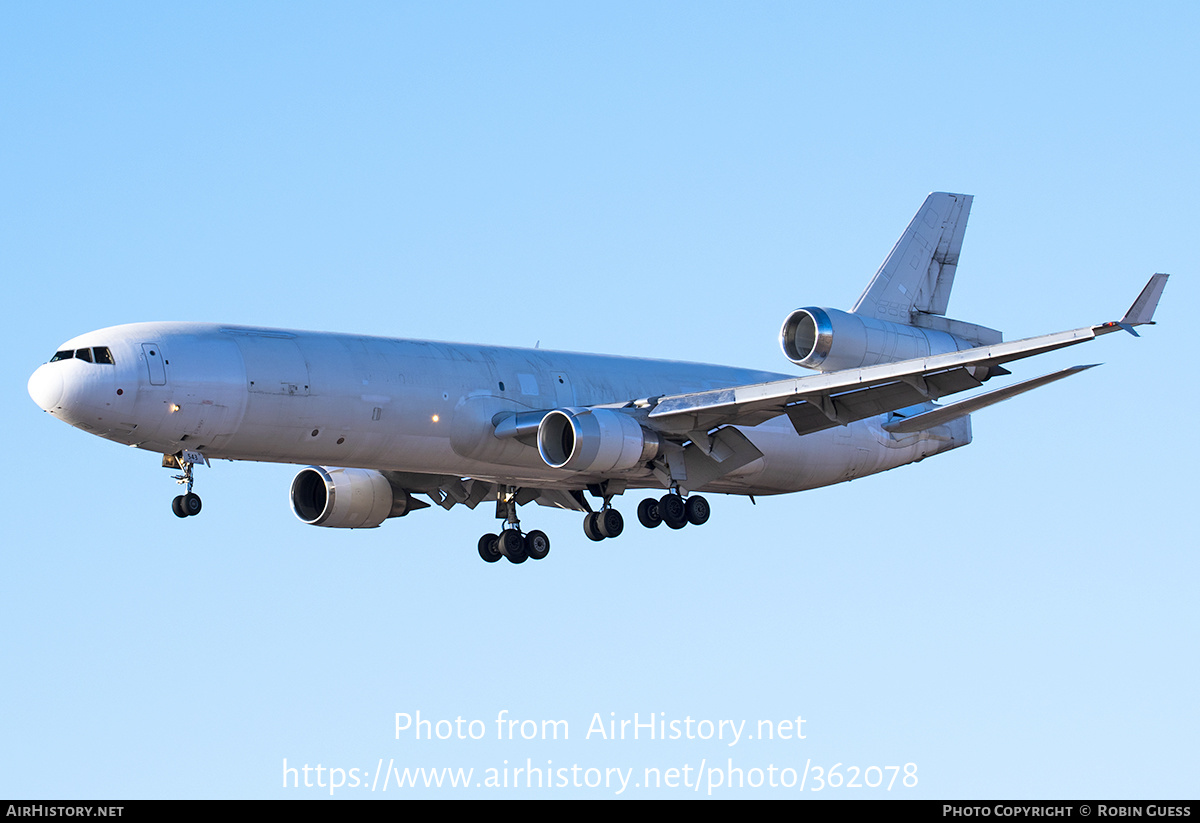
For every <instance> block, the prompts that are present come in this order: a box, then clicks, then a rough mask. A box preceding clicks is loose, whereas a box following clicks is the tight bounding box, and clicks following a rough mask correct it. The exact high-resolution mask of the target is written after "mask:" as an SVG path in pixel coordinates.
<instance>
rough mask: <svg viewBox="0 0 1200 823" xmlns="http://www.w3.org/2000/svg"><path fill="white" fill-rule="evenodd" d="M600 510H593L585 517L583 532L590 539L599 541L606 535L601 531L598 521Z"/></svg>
mask: <svg viewBox="0 0 1200 823" xmlns="http://www.w3.org/2000/svg"><path fill="white" fill-rule="evenodd" d="M599 514H600V513H599V512H593V513H592V514H589V515H588V516H587V517H585V518H583V533H584V534H586V535H587V536H588V540H595V541H596V542H597V543H599V542H600V541H601V540H603V539H604V535H603V534H601V533H600V527H599V526H598V525H597V523H596V519H597V517H598V516H599Z"/></svg>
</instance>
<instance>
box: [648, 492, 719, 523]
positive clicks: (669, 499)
mask: <svg viewBox="0 0 1200 823" xmlns="http://www.w3.org/2000/svg"><path fill="white" fill-rule="evenodd" d="M710 514H712V509H711V508H709V505H708V501H707V500H705V499H704V498H703V497H701V496H700V495H698V494H693V495H692V496H691V497H688V498H687V499H686V500H685V499H684V498H683V497H681V496H680V495H678V494H676V493H674V492H672V493H671V494H665V495H663V496H662V497H661V498H659V499H658V500H655V499H654V498H653V497H650V498H647V499H645V500H643V501H642V502H641V503H639V504H638V522H640V523H641V524H642V525H643V526H645V527H646V528H647V529H653V528H656V527H657V526H658V524H659V523H666V524H667V528H669V529H682V528H683V527H684V526H686V525H687V524H688V523H691V524H692V525H693V526H703V525H704V524H705V523H707V522H708V517H709V515H710Z"/></svg>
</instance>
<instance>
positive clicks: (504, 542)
mask: <svg viewBox="0 0 1200 823" xmlns="http://www.w3.org/2000/svg"><path fill="white" fill-rule="evenodd" d="M496 544H497V547H498V548H499V549H500V553H501V554H502V555H504V556H505V557H507V558H508V562H509V563H524V562H525V561H526V560H528V559H529V553H528V552H527V551H526V550H525V538H524V537H522V536H521V533H520V532H519V531H517V530H516V529H505V530H504V531H503V532H502V533H501V534H500V537H499V539H498V540H497V541H496Z"/></svg>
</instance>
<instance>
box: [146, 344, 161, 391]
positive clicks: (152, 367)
mask: <svg viewBox="0 0 1200 823" xmlns="http://www.w3.org/2000/svg"><path fill="white" fill-rule="evenodd" d="M142 355H143V356H144V357H145V358H146V368H147V369H149V371H150V385H152V386H165V385H167V367H166V366H165V365H163V356H162V346H160V345H158V344H157V343H143V344H142Z"/></svg>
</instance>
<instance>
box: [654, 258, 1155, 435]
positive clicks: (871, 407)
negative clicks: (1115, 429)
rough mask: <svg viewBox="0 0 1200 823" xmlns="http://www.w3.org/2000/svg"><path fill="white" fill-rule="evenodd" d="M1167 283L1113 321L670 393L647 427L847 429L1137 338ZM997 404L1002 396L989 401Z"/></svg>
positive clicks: (1149, 289)
mask: <svg viewBox="0 0 1200 823" xmlns="http://www.w3.org/2000/svg"><path fill="white" fill-rule="evenodd" d="M1166 281H1167V275H1165V274H1155V275H1154V276H1152V277H1151V278H1150V281H1149V282H1148V283H1147V284H1146V286H1145V288H1143V289H1142V292H1141V294H1140V295H1139V296H1138V298H1137V300H1135V301H1134V303H1133V306H1131V307H1130V309H1129V311H1128V312H1126V314H1125V316H1124V317H1123V318H1122V319H1121V320H1119V321H1113V322H1109V323H1101V324H1099V325H1095V326H1086V327H1084V328H1080V329H1074V330H1072V331H1064V332H1058V333H1055V334H1045V335H1041V336H1039V337H1030V338H1026V339H1024V340H1014V341H1012V342H1009V343H997V344H994V345H990V346H980V347H978V348H973V349H967V350H965V351H958V352H951V353H949V354H940V355H934V356H931V357H920V358H916V359H913V360H902V361H900V362H896V363H883V364H880V365H876V366H866V367H864V368H859V369H847V370H844V371H838V372H832V373H828V374H816V375H811V376H807V377H797V378H795V379H788V380H776V381H774V382H771V383H759V384H755V385H748V386H736V387H734V388H728V389H715V390H712V391H703V392H692V393H689V394H678V395H672V396H668V397H663V398H660V399H659V401H658V403H657V404H656V405H655V406H654V408H653V409H651V410H650V412H649V414H648V416H647V423H648V424H649V425H650V426H651V427H653V428H655V429H658V430H659V431H662V432H664V433H677V434H684V433H688V432H708V431H711V430H712V429H713V428H715V427H719V426H725V425H735V426H757V425H758V424H760V423H763V422H765V421H767V420H770V419H772V418H774V417H778V416H779V415H781V414H786V415H787V416H788V418H789V419H790V420H791V422H792V426H793V427H795V429H796V432H797V433H799V434H801V435H804V434H810V433H812V432H817V431H821V430H822V429H827V428H830V427H832V426H837V425H843V426H844V425H848V424H850V423H853V422H855V421H856V420H863V419H865V418H867V417H873V416H875V415H878V414H884V413H886V412H890V411H896V410H897V409H903V408H906V407H908V406H913V405H916V404H918V403H924V402H927V401H930V400H937V399H938V398H941V397H945V396H946V395H950V394H955V393H957V392H961V391H966V390H968V389H973V388H976V387H978V386H981V385H982V384H983V381H985V380H987V379H988V378H989V377H992V376H994V375H997V374H1007V373H1008V372H1007V371H1006V370H1005V369H1003V368H1002V366H1003V364H1004V363H1010V362H1012V361H1014V360H1021V359H1023V358H1026V357H1033V356H1034V355H1037V354H1044V353H1045V352H1049V351H1054V350H1055V349H1061V348H1065V347H1067V346H1074V345H1076V344H1078V343H1086V342H1087V341H1089V340H1094V339H1095V338H1097V337H1099V336H1100V335H1103V334H1109V333H1110V332H1114V331H1118V330H1120V329H1125V330H1127V331H1129V332H1130V333H1133V334H1136V332H1134V331H1133V328H1132V327H1133V326H1135V325H1143V324H1147V323H1153V322H1154V321H1153V317H1154V309H1155V307H1156V306H1157V304H1158V299H1159V297H1160V296H1161V295H1162V290H1163V286H1165V285H1166ZM1062 376H1066V374H1063V375H1062ZM1038 385H1041V384H1040V383H1039V384H1038ZM1033 387H1034V386H1029V388H1033ZM1000 399H1005V398H1004V397H997V398H996V399H994V400H992V401H991V402H996V400H1000ZM962 413H964V414H965V413H967V412H966V411H964V412H962Z"/></svg>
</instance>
